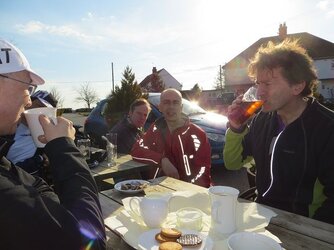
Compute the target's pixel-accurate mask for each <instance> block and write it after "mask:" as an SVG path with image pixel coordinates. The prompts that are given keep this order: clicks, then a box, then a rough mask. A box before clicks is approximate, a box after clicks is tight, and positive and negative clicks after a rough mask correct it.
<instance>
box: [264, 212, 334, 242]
mask: <svg viewBox="0 0 334 250" xmlns="http://www.w3.org/2000/svg"><path fill="white" fill-rule="evenodd" d="M268 208H269V209H271V210H273V211H274V212H275V213H277V214H278V215H279V216H276V217H273V218H272V219H271V222H270V223H271V224H274V225H277V226H279V227H282V228H288V229H289V230H290V231H293V232H297V233H299V234H302V235H307V236H309V237H312V238H315V239H318V240H321V241H324V242H328V243H330V244H332V245H334V225H332V224H328V223H325V222H321V221H318V220H313V219H311V218H308V217H305V216H301V215H297V214H293V213H289V212H286V211H283V210H280V209H277V208H272V207H268Z"/></svg>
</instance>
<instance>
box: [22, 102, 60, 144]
mask: <svg viewBox="0 0 334 250" xmlns="http://www.w3.org/2000/svg"><path fill="white" fill-rule="evenodd" d="M56 113H57V108H53V107H43V108H34V109H28V110H26V111H24V115H25V117H26V120H27V123H28V126H29V129H30V132H31V136H32V138H33V140H34V143H35V145H36V146H37V147H38V148H44V147H45V144H44V143H42V142H40V141H39V140H38V136H40V135H44V131H43V128H42V126H41V124H40V123H39V116H40V115H45V116H47V117H48V118H49V119H51V120H52V121H53V123H54V124H57V116H56Z"/></svg>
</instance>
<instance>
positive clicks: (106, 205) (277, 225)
mask: <svg viewBox="0 0 334 250" xmlns="http://www.w3.org/2000/svg"><path fill="white" fill-rule="evenodd" d="M151 183H152V185H150V186H148V187H147V188H146V189H145V193H144V192H142V193H138V194H136V196H144V195H145V194H148V193H151V192H153V193H155V192H160V193H171V192H175V191H189V190H192V191H196V190H197V191H203V189H204V188H203V187H200V186H196V185H193V184H190V183H186V182H183V181H180V180H176V179H173V178H170V177H159V178H157V179H155V180H153V181H151ZM125 197H128V195H126V194H123V193H119V192H118V191H117V190H114V189H110V190H105V191H102V192H101V193H100V202H101V206H102V211H103V216H104V219H106V218H108V217H109V216H112V215H115V214H117V213H119V212H120V210H121V209H122V207H123V204H122V199H123V198H125ZM242 202H247V201H245V200H242ZM268 208H269V209H271V210H273V211H274V212H275V213H277V216H276V217H273V218H271V221H270V223H269V225H268V226H267V227H266V229H267V230H268V231H269V232H271V233H272V234H274V235H275V236H277V237H278V238H279V239H280V240H281V241H282V243H281V246H282V247H283V249H293V250H298V249H322V250H327V249H334V225H332V224H327V223H324V222H321V221H317V220H313V219H310V218H307V217H304V216H300V215H296V214H292V213H289V212H286V211H282V210H279V209H275V208H271V207H268ZM106 229H107V236H108V243H107V244H108V249H124V250H130V249H133V248H132V247H131V246H129V245H128V244H127V243H126V242H125V241H124V240H123V239H122V238H121V236H120V235H118V234H117V233H116V232H113V231H112V230H111V228H110V227H108V225H106Z"/></svg>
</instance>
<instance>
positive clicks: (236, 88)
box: [223, 23, 334, 102]
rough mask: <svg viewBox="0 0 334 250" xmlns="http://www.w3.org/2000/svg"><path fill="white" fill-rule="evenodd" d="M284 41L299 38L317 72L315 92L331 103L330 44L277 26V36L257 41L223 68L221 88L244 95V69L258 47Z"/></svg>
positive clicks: (333, 67) (333, 52)
mask: <svg viewBox="0 0 334 250" xmlns="http://www.w3.org/2000/svg"><path fill="white" fill-rule="evenodd" d="M285 38H290V39H299V41H300V44H301V45H302V46H303V47H304V48H305V49H306V50H307V52H308V53H309V55H310V56H311V57H312V59H313V60H314V65H315V67H316V69H317V72H318V77H319V85H318V92H319V93H320V94H321V95H322V96H323V97H324V98H325V100H329V101H332V102H333V101H334V43H332V42H330V41H327V40H324V39H322V38H320V37H317V36H314V35H312V34H309V33H307V32H302V33H295V34H288V33H287V26H286V25H285V23H284V24H280V26H279V32H278V36H271V37H264V38H260V39H259V40H258V41H256V42H255V43H253V44H252V45H251V46H249V47H248V48H247V49H245V50H244V51H242V52H241V53H240V54H239V55H237V56H236V57H234V58H233V59H232V60H231V61H229V62H228V63H226V64H225V65H224V66H223V69H224V71H225V72H224V73H225V88H226V90H227V91H232V92H234V93H236V94H240V93H244V91H245V90H247V89H248V88H249V86H250V85H252V81H251V80H250V79H249V77H248V76H247V66H248V62H249V59H251V58H252V57H253V56H254V55H255V53H256V51H257V50H258V48H259V47H260V46H261V45H262V44H267V43H268V42H269V41H272V42H274V43H278V42H280V41H283V40H284V39H285Z"/></svg>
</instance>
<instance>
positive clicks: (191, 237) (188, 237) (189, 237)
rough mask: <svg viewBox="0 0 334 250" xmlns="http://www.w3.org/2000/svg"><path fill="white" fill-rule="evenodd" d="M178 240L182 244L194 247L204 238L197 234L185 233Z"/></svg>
mask: <svg viewBox="0 0 334 250" xmlns="http://www.w3.org/2000/svg"><path fill="white" fill-rule="evenodd" d="M176 242H178V243H180V244H181V245H182V246H187V247H188V246H189V247H194V246H197V245H199V244H201V243H202V239H201V237H200V236H198V235H197V234H184V235H182V236H181V237H179V238H178V239H176Z"/></svg>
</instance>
